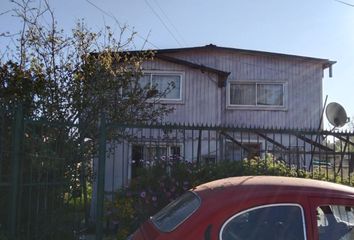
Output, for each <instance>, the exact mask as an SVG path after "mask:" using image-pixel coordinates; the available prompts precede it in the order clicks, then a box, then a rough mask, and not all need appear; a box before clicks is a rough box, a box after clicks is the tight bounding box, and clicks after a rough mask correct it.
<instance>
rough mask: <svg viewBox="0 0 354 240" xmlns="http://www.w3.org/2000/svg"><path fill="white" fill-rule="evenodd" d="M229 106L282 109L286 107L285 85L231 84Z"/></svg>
mask: <svg viewBox="0 0 354 240" xmlns="http://www.w3.org/2000/svg"><path fill="white" fill-rule="evenodd" d="M228 94H229V97H228V101H229V102H228V106H237V107H243V106H244V107H256V108H257V107H258V108H268V107H273V108H282V107H284V106H285V84H284V83H259V82H231V83H230V84H229V88H228Z"/></svg>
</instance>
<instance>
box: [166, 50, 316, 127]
mask: <svg viewBox="0 0 354 240" xmlns="http://www.w3.org/2000/svg"><path fill="white" fill-rule="evenodd" d="M166 55H169V56H171V57H176V58H179V59H183V60H187V61H191V62H194V63H197V64H203V65H206V66H209V67H213V68H216V69H219V70H223V71H226V72H231V74H230V76H229V78H228V81H261V82H272V81H284V82H286V83H287V87H286V92H287V99H286V100H287V102H286V106H285V107H286V108H285V110H284V109H282V110H247V109H229V108H227V106H226V95H227V94H226V91H227V89H226V87H224V88H217V91H215V88H216V86H215V85H214V84H212V82H211V81H205V77H204V75H205V74H200V72H198V70H192V71H191V70H190V68H185V71H186V98H185V100H186V101H185V103H186V105H185V106H179V107H178V108H177V109H176V110H177V111H176V113H175V115H173V116H174V117H173V118H172V119H173V120H174V121H176V122H180V121H181V120H182V121H183V122H186V121H188V122H203V123H204V122H205V123H209V124H219V123H220V124H232V125H236V126H256V127H282V128H300V129H317V128H318V126H319V124H320V115H321V110H322V77H323V69H322V64H320V63H318V62H314V61H310V60H304V59H302V58H296V57H294V58H290V57H282V56H266V55H250V54H248V55H247V54H241V53H235V52H234V51H227V50H222V51H220V50H218V51H215V50H207V51H206V50H194V51H186V52H177V53H169V54H166ZM162 67H163V66H162V65H161V66H160V68H162ZM214 78H215V76H214ZM215 79H216V78H215ZM218 94H220V95H218ZM211 103H212V104H211ZM212 115H215V117H213V116H212ZM176 117H177V118H176Z"/></svg>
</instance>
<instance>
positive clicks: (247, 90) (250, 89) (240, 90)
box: [230, 84, 256, 105]
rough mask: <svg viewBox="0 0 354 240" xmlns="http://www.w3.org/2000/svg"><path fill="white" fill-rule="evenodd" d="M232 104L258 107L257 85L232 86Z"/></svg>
mask: <svg viewBox="0 0 354 240" xmlns="http://www.w3.org/2000/svg"><path fill="white" fill-rule="evenodd" d="M230 104H235V105H256V85H255V84H231V85H230Z"/></svg>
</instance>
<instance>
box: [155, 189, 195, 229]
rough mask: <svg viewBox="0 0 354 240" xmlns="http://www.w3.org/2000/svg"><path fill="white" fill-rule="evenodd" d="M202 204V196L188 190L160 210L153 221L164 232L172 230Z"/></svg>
mask: <svg viewBox="0 0 354 240" xmlns="http://www.w3.org/2000/svg"><path fill="white" fill-rule="evenodd" d="M199 206H200V198H199V197H198V196H197V195H196V194H195V193H193V192H186V193H185V194H183V195H182V196H181V197H179V198H177V199H176V200H174V201H173V202H171V203H170V204H168V205H167V206H166V207H164V208H163V209H162V210H161V211H160V212H158V213H157V214H155V215H154V216H153V217H151V221H152V222H153V223H154V225H155V226H156V227H157V228H158V229H159V230H160V231H162V232H171V231H173V230H174V229H175V228H176V227H177V226H178V225H180V224H181V223H183V222H184V221H185V220H186V219H187V218H188V217H190V216H191V215H192V214H193V213H194V212H195V211H196V210H197V209H198V208H199Z"/></svg>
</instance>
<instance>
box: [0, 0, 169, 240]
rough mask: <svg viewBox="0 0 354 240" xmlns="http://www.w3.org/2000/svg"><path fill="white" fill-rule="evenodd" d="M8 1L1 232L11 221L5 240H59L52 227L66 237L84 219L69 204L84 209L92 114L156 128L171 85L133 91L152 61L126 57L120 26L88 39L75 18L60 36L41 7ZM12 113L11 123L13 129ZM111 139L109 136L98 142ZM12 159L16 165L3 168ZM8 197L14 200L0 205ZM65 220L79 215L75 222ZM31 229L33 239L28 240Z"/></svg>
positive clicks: (129, 35) (0, 80)
mask: <svg viewBox="0 0 354 240" xmlns="http://www.w3.org/2000/svg"><path fill="white" fill-rule="evenodd" d="M11 2H12V3H13V8H12V9H11V10H9V11H8V12H5V13H3V14H9V15H10V14H11V15H12V16H14V17H16V18H17V19H18V22H19V23H20V28H19V29H11V31H10V32H9V33H7V32H5V33H0V37H4V38H11V39H12V41H10V45H9V46H6V47H2V48H0V123H1V126H0V133H1V136H0V156H1V161H0V170H1V171H0V182H1V183H4V186H2V185H1V186H0V191H1V194H0V217H1V219H0V224H4V225H5V228H7V227H8V226H7V225H6V223H7V216H8V215H11V216H12V217H13V218H16V220H17V221H16V224H17V231H16V233H14V232H13V233H12V234H18V235H19V236H20V235H22V234H23V235H25V236H26V237H28V238H32V239H40V237H43V238H44V239H54V236H53V234H54V232H55V229H57V230H58V231H59V232H60V234H58V236H61V237H63V238H66V239H69V236H66V235H65V236H64V235H63V232H64V230H60V228H67V229H66V232H67V233H68V234H69V235H73V234H72V233H73V229H74V228H72V224H74V223H77V222H80V221H81V220H82V218H85V221H87V214H86V211H87V209H85V210H84V212H85V214H86V216H83V215H85V214H83V211H82V209H78V207H77V206H76V207H75V208H72V204H71V203H72V202H73V201H74V200H73V199H77V198H78V196H84V197H82V198H81V199H80V201H81V202H84V203H83V204H84V206H87V205H88V201H89V199H87V198H88V196H89V195H88V190H87V189H86V186H87V185H88V184H89V182H90V180H91V177H92V172H91V170H92V164H91V163H90V161H91V160H92V156H93V155H95V154H96V147H97V146H98V144H97V141H98V139H99V138H98V128H99V121H100V116H101V115H103V114H104V115H105V117H106V119H107V120H109V121H111V122H129V123H137V122H139V123H141V122H149V123H152V122H157V121H159V120H160V119H161V118H162V117H163V116H165V115H166V114H167V113H169V112H170V111H172V109H171V108H169V107H167V106H166V105H161V104H158V101H159V99H160V98H161V97H162V96H164V95H165V94H166V93H168V91H170V90H171V89H172V88H173V85H172V84H171V85H169V86H167V87H166V89H164V90H161V89H160V91H157V88H156V86H154V85H153V86H150V84H149V85H148V84H146V85H141V83H140V82H139V79H140V78H141V76H142V75H143V72H142V63H143V62H145V61H148V60H151V59H152V58H153V56H154V53H153V52H151V51H146V52H141V51H138V52H134V51H133V52H132V51H130V50H134V49H135V46H134V43H133V39H134V36H135V33H134V32H127V28H126V27H125V26H122V27H121V28H120V29H119V32H118V33H114V32H113V31H112V29H114V28H111V27H109V26H103V27H102V30H99V31H92V30H91V29H90V28H89V27H88V26H87V25H86V24H85V22H84V20H79V21H78V23H77V24H76V25H75V26H73V29H72V31H71V32H65V31H64V30H63V29H61V27H60V25H59V23H58V22H57V20H56V18H55V13H54V11H53V10H52V9H51V7H50V5H49V1H47V0H38V1H32V0H13V1H11ZM19 109H21V111H18V110H19ZM16 112H20V114H19V115H18V116H17V117H19V118H17V120H19V119H20V120H21V121H19V122H18V123H17V125H15V124H14V123H15V121H16ZM15 131H19V132H18V136H17V138H16V139H15V136H14V135H15V134H14V133H15ZM119 134H120V133H119V132H114V131H110V132H109V133H107V140H108V141H109V140H113V139H115V138H116V137H117V136H119ZM13 139H15V140H16V141H13ZM14 146H17V147H18V148H17V150H16V151H15V150H13V149H14V148H13V147H14ZM16 154H20V157H19V158H17V159H19V163H18V164H14V161H13V159H14V156H15V155H16ZM14 169H15V170H16V171H15V172H12V171H13V170H14ZM16 172H17V173H20V174H17V173H16ZM14 179H16V181H18V184H13V183H14ZM14 185H16V186H14ZM8 186H11V188H10V187H8ZM14 189H16V190H18V193H19V194H17V195H16V198H18V201H13V200H14V199H10V197H9V196H12V195H11V193H12V192H13V191H14ZM78 201H79V200H78ZM13 204H16V208H11V206H13ZM81 204H82V203H81ZM33 206H35V207H33ZM9 209H13V212H12V213H10V214H9ZM16 209H18V210H17V211H18V213H15V210H16ZM57 210H58V211H57ZM71 213H73V214H74V213H78V214H81V216H80V219H79V220H77V216H75V218H74V217H72V214H71ZM53 214H54V215H53ZM55 215H56V216H55ZM54 220H55V221H56V222H55V221H54ZM12 224H14V222H12ZM56 224H59V225H60V227H58V226H57V227H55V226H56ZM78 227H79V226H75V229H76V228H78ZM38 229H40V230H41V231H42V232H41V235H38V236H37V235H33V234H34V233H36V232H38Z"/></svg>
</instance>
